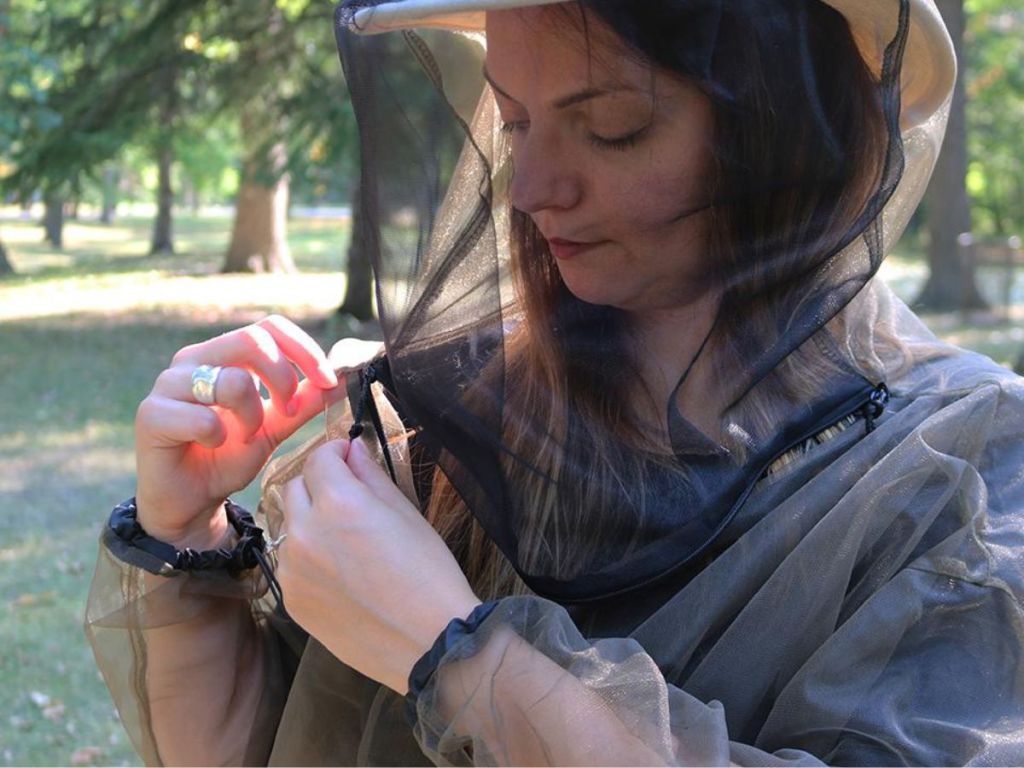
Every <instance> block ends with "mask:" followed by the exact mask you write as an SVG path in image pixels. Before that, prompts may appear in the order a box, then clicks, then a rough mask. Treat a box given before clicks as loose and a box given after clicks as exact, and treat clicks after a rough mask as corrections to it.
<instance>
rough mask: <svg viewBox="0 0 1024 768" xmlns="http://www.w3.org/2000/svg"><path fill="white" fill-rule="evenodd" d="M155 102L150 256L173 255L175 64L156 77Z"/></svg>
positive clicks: (176, 87) (166, 66) (176, 92)
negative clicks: (154, 183) (156, 127)
mask: <svg viewBox="0 0 1024 768" xmlns="http://www.w3.org/2000/svg"><path fill="white" fill-rule="evenodd" d="M155 87H156V89H157V93H156V98H157V100H158V103H159V112H158V114H159V116H160V130H159V133H158V134H157V140H156V160H157V168H158V182H157V191H156V221H154V222H153V239H152V241H151V242H150V246H149V253H150V255H151V256H152V255H156V254H161V253H174V237H173V231H172V229H173V228H172V223H171V222H172V218H171V217H172V213H173V208H174V189H173V188H172V186H171V170H172V167H173V165H174V146H173V141H174V124H175V121H176V120H177V117H178V71H177V67H176V66H175V65H174V64H167V65H165V66H164V67H163V68H162V69H161V70H160V72H159V74H158V76H157V77H156V81H155Z"/></svg>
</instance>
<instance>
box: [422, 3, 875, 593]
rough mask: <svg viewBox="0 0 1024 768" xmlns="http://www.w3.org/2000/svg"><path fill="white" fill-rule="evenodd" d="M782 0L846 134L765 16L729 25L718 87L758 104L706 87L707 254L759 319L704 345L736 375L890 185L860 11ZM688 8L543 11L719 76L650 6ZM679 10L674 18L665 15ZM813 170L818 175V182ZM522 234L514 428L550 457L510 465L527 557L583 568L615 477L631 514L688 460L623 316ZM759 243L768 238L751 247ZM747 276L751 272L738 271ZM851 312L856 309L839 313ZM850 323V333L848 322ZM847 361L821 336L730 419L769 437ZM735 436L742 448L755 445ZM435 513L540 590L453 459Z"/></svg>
mask: <svg viewBox="0 0 1024 768" xmlns="http://www.w3.org/2000/svg"><path fill="white" fill-rule="evenodd" d="M778 2H783V3H789V4H792V3H794V2H802V3H803V4H804V5H805V6H806V11H807V15H806V19H807V23H808V24H809V25H810V27H809V29H810V34H808V35H807V39H809V40H811V41H812V43H813V47H812V50H810V51H809V53H808V55H809V57H810V61H811V62H812V63H813V64H814V65H815V75H816V77H818V86H819V89H820V92H821V93H822V94H824V95H825V99H826V103H825V104H824V107H825V108H826V109H827V110H828V111H829V115H830V119H829V126H830V127H831V129H832V133H831V135H830V136H829V143H828V144H827V145H823V143H822V141H821V137H820V136H819V135H817V134H816V132H819V131H820V125H819V124H818V123H817V122H816V121H818V120H819V119H820V116H819V115H812V114H809V112H808V109H807V107H806V105H805V104H802V103H799V97H798V95H797V96H794V92H793V91H792V89H789V88H788V83H787V82H786V81H785V78H784V75H783V74H781V73H778V72H775V71H774V69H777V68H775V67H773V65H772V63H771V61H770V59H771V57H772V56H773V55H774V53H775V52H774V51H773V50H767V49H765V48H763V47H762V46H761V45H759V40H758V38H757V37H756V35H755V36H751V35H750V34H748V31H749V29H750V28H751V25H753V26H754V27H756V25H757V23H758V21H757V20H756V19H748V20H746V21H745V23H744V24H736V25H734V26H732V27H730V26H729V25H728V24H726V25H725V28H724V31H722V32H721V33H720V34H721V37H720V44H721V45H722V46H723V47H724V48H725V49H726V50H724V51H723V53H724V54H725V55H723V56H722V57H721V58H722V61H721V63H720V64H719V66H720V67H721V69H722V71H720V72H717V73H716V82H718V83H723V82H724V83H727V84H728V83H733V84H735V85H736V88H735V89H734V90H735V93H740V94H741V95H742V102H741V103H740V104H737V103H728V104H722V103H718V102H717V101H716V99H718V95H717V92H716V91H715V90H713V89H711V88H707V89H706V92H707V93H708V95H709V96H710V97H711V98H712V102H713V103H715V104H716V110H715V136H714V143H715V147H716V151H715V153H714V154H715V162H716V167H715V169H714V171H715V173H714V186H715V189H714V190H713V197H714V198H715V199H718V200H722V201H725V202H724V203H723V204H721V205H716V206H713V207H712V209H711V210H709V211H708V212H707V215H708V216H709V217H710V227H709V237H708V244H707V246H708V252H709V255H708V263H709V264H715V265H719V267H720V269H719V279H720V282H721V286H722V299H721V306H720V310H719V312H720V314H721V313H729V314H730V315H731V316H738V315H740V314H741V315H742V317H743V318H745V322H744V323H742V324H739V326H734V327H733V329H732V330H733V331H734V332H730V329H729V328H728V327H724V326H723V328H718V329H716V332H715V333H714V335H713V336H712V337H711V343H709V345H708V346H707V348H706V349H705V350H704V353H703V354H705V355H708V356H710V358H711V360H710V364H711V365H712V366H713V367H714V369H715V370H718V371H721V372H723V373H727V372H728V371H729V370H730V369H735V366H742V364H743V363H742V361H743V360H744V355H746V354H747V353H748V351H749V350H750V348H751V345H763V344H764V343H766V339H769V338H770V337H772V336H773V335H774V334H777V333H778V332H779V329H780V328H782V327H784V325H785V324H786V322H787V321H788V318H787V317H785V316H781V315H780V311H779V307H783V306H788V307H789V308H790V310H789V311H792V307H793V303H792V302H789V303H788V304H787V302H784V301H782V297H784V296H785V295H787V294H788V293H789V292H791V291H792V290H793V287H792V286H794V285H799V283H800V281H801V279H802V278H803V276H804V275H805V274H806V273H807V272H808V271H809V270H810V269H812V267H813V263H809V262H813V260H814V259H815V258H818V257H820V256H821V255H822V254H828V253H833V252H835V251H836V250H837V249H838V248H839V247H840V246H842V245H844V244H845V243H844V242H841V238H842V236H843V233H846V232H847V231H848V230H849V228H850V225H851V223H852V222H853V221H855V220H856V219H857V218H858V217H859V216H862V214H863V212H864V209H865V205H866V204H867V202H868V199H869V197H870V195H871V192H872V191H873V190H874V189H875V188H876V186H877V183H878V179H879V178H880V175H881V174H882V164H883V162H884V156H885V148H886V143H887V141H888V139H889V136H888V132H887V129H886V123H885V120H884V115H883V110H882V106H881V99H880V95H879V88H878V82H877V80H876V78H875V77H874V75H873V74H872V73H871V71H870V70H869V68H868V67H867V65H866V64H865V62H864V61H863V60H862V58H861V56H860V54H859V52H858V50H857V47H856V44H855V42H854V40H853V37H852V35H851V33H850V30H849V27H848V25H847V23H846V21H845V19H844V18H843V17H842V16H841V15H840V14H839V13H838V12H836V11H835V10H833V9H832V8H830V7H828V6H826V5H825V4H823V3H821V2H818V0H778ZM684 5H685V3H675V4H674V3H671V2H652V3H638V2H636V0H629V2H623V1H622V0H593V1H590V2H585V3H568V4H563V5H557V6H551V7H549V8H547V9H545V13H546V14H548V16H547V18H548V19H549V20H550V21H551V23H557V24H565V25H566V27H565V28H567V29H575V30H582V31H583V34H584V36H586V35H587V31H586V30H587V29H588V24H590V23H592V20H591V19H589V18H588V17H589V16H590V15H591V13H592V14H593V15H595V16H596V18H597V19H598V20H599V22H603V23H605V24H607V25H608V26H610V27H611V28H612V29H615V30H616V31H621V32H622V36H623V39H624V41H625V43H626V44H627V46H629V47H630V48H631V49H632V50H633V51H635V52H636V54H637V55H639V56H642V57H644V58H645V59H646V60H648V61H650V62H652V63H653V64H654V65H655V66H660V67H665V68H668V69H670V70H672V71H674V72H676V73H678V74H680V75H683V76H686V77H690V78H693V79H694V81H695V82H696V83H697V84H698V85H700V86H701V87H706V86H707V81H706V80H704V79H701V76H698V75H699V73H696V72H694V71H690V65H689V62H688V59H687V57H686V52H685V50H684V51H680V50H679V49H680V47H681V46H682V43H680V38H682V36H683V34H684V33H683V32H682V31H681V30H682V29H683V28H684V24H685V22H686V18H685V14H676V15H675V16H673V15H672V14H671V13H662V14H661V18H656V19H654V18H645V16H646V15H648V14H650V13H652V9H655V10H654V11H653V13H654V14H655V15H657V14H658V12H659V11H658V10H657V9H662V10H664V9H666V8H668V9H669V10H671V7H672V6H680V7H681V6H684ZM669 17H671V18H672V19H674V21H675V23H676V24H677V26H676V28H672V27H671V25H669V24H667V23H666V18H669ZM704 75H705V76H706V73H704ZM808 178H810V179H815V180H817V181H818V182H820V183H816V184H807V183H806V182H805V180H806V179H808ZM751 179H765V180H773V183H772V185H771V188H770V189H755V190H753V192H751V190H750V185H751ZM823 225H824V226H823ZM511 240H512V274H513V278H514V284H515V288H516V297H517V302H518V303H517V307H516V309H517V312H518V322H517V324H516V325H515V329H514V330H513V331H512V332H511V333H509V334H508V336H507V338H506V344H505V368H504V372H503V375H504V376H505V377H506V378H505V387H504V391H505V392H506V393H507V397H508V399H507V401H506V403H505V412H504V422H503V430H504V433H503V438H504V441H505V443H506V444H507V445H508V446H509V447H510V448H511V453H513V454H519V455H529V456H531V457H535V461H534V467H533V468H531V469H529V470H527V469H524V468H522V467H519V466H516V465H514V464H511V463H510V464H509V465H508V466H507V467H506V471H507V473H508V477H509V485H511V486H513V487H516V488H518V489H519V491H518V492H519V494H520V499H521V503H520V505H519V506H520V507H521V509H523V510H526V511H528V513H529V516H528V518H527V519H526V520H525V521H524V523H523V525H522V526H521V530H520V531H519V542H520V551H519V560H520V562H521V563H522V564H523V565H524V566H525V567H527V568H529V566H530V564H531V562H534V561H536V560H539V559H540V558H542V557H543V559H544V560H545V562H548V563H554V564H557V566H558V567H560V568H561V571H560V572H557V573H553V574H550V575H552V576H554V577H556V578H569V577H571V576H572V575H574V573H576V572H577V570H578V569H579V568H580V567H582V566H583V565H584V564H587V563H589V564H593V563H594V562H596V561H598V560H599V557H600V555H599V552H600V548H601V541H602V539H603V538H604V537H606V536H608V535H610V534H611V532H609V531H607V530H602V529H601V528H600V527H599V526H592V525H587V524H581V522H584V521H585V520H586V518H587V515H588V510H593V509H596V508H598V507H602V506H607V505H608V504H614V503H615V500H614V499H609V498H607V496H608V494H609V489H617V488H621V489H623V492H624V493H627V494H628V493H629V492H630V491H632V496H633V497H634V499H635V500H638V501H637V504H638V506H635V507H633V513H634V514H635V515H637V516H638V517H642V516H643V515H644V514H645V512H644V508H643V498H644V497H646V495H647V494H645V493H643V485H644V483H645V482H647V480H648V476H649V474H650V472H651V471H652V468H653V467H662V468H663V467H665V466H672V461H671V457H670V456H667V455H664V454H663V452H662V453H659V447H658V446H657V445H653V444H652V440H651V438H650V437H649V435H650V431H649V430H648V429H645V428H644V425H643V424H642V422H641V419H640V418H639V417H638V414H637V410H636V408H635V407H633V405H634V404H635V403H636V399H637V395H638V391H637V383H636V380H635V378H634V377H631V376H629V375H627V374H628V371H630V370H633V369H634V366H631V365H629V363H628V362H626V363H624V362H623V361H629V360H630V357H631V355H632V354H633V350H632V348H631V346H630V343H629V341H628V338H627V334H626V331H625V324H624V321H623V316H622V314H621V313H620V312H618V311H617V310H615V309H612V308H609V307H596V306H593V305H587V304H585V303H584V302H581V301H579V300H578V299H576V298H575V297H574V296H573V295H572V294H571V293H570V292H569V291H568V289H567V288H566V286H565V284H564V283H563V282H562V279H561V277H560V275H559V271H558V268H557V265H556V263H555V261H554V259H553V258H552V256H551V254H550V252H549V250H548V248H547V244H546V242H545V241H544V239H543V237H542V236H541V235H540V233H539V232H538V230H537V228H536V227H535V226H534V224H533V222H532V220H531V219H530V217H529V216H527V215H525V214H523V213H521V212H518V211H515V210H513V211H512V212H511ZM751 244H756V246H757V247H756V248H753V249H751V248H750V245H751ZM789 254H792V256H788V255H789ZM738 275H742V278H743V279H735V278H736V277H737V276H738ZM843 322H844V321H843V319H842V316H840V317H839V318H838V319H837V320H835V321H834V323H833V324H834V326H841V325H842V323H843ZM837 332H838V333H840V334H841V333H843V332H844V331H843V329H842V328H841V327H839V328H838V330H837ZM586 339H600V340H601V343H600V344H598V345H594V348H588V347H587V346H586V344H581V340H586ZM853 362H854V363H856V361H853ZM832 365H834V363H833V362H832V361H831V360H830V358H829V357H828V356H827V355H822V354H820V351H819V350H818V349H817V347H814V346H813V345H811V347H810V348H808V349H804V348H801V349H799V350H796V351H794V352H793V353H792V354H790V355H789V356H788V358H786V360H785V361H784V362H783V363H782V364H781V365H779V366H778V367H776V369H775V370H774V371H773V372H772V373H771V374H770V379H771V381H770V385H762V386H759V387H757V388H756V391H755V393H754V395H753V396H748V397H746V398H744V400H743V402H742V405H741V412H738V413H730V418H731V419H734V420H737V421H739V422H740V423H743V422H745V423H747V424H749V425H750V426H751V427H752V428H758V429H760V430H761V431H762V433H763V430H764V429H765V428H770V425H771V424H773V423H777V420H778V419H779V418H780V416H781V415H783V414H785V413H787V411H788V410H790V409H792V407H793V405H794V403H799V402H801V399H802V398H803V397H804V395H805V393H804V392H803V391H802V382H804V381H807V380H809V379H810V380H815V378H816V376H815V372H819V373H821V374H827V371H826V370H825V369H826V368H829V367H830V366H832ZM797 371H799V372H800V373H799V375H798V374H797V373H796V372H797ZM823 377H824V376H819V377H817V378H818V379H819V380H820V378H823ZM468 396H470V397H472V394H470V395H468ZM719 437H720V438H723V439H724V438H727V436H719ZM624 446H625V448H626V449H623V447H624ZM728 447H729V448H730V450H731V451H732V453H733V455H734V457H736V459H737V460H742V457H743V446H742V445H732V446H728ZM567 467H572V469H573V476H574V477H576V476H578V477H588V478H591V479H592V482H582V483H578V484H573V485H572V487H558V492H557V493H556V492H555V488H556V485H557V483H558V479H559V477H560V476H561V474H562V472H563V471H564V470H565V469H566V468H567ZM537 469H539V470H540V471H539V472H538V471H536V470H537ZM676 469H677V470H678V471H680V472H685V471H686V470H685V468H680V467H677V468H676ZM541 477H543V478H545V479H544V480H540V479H538V478H541ZM613 495H614V494H613ZM427 514H428V519H429V520H430V521H431V522H432V523H433V525H434V526H435V527H436V528H437V530H438V531H439V532H440V533H441V534H442V536H443V537H444V538H445V539H446V541H448V543H449V545H450V546H451V547H452V549H453V551H454V552H455V553H456V555H457V556H458V557H459V559H460V561H461V562H462V564H463V567H464V568H465V570H466V572H467V575H468V577H469V579H470V582H471V584H473V586H474V588H475V589H476V590H477V593H478V595H479V596H480V597H482V598H484V599H487V598H490V597H495V596H498V595H502V594H509V593H515V592H522V591H524V590H525V586H524V585H523V584H522V582H521V581H520V580H519V579H518V578H517V576H516V574H515V572H514V571H513V570H512V568H511V566H510V565H509V564H508V562H507V561H506V559H505V558H504V557H503V556H502V555H501V553H500V552H499V551H498V550H497V548H496V547H495V546H494V545H493V543H492V542H491V541H490V539H489V538H488V537H487V535H486V534H485V533H484V532H483V530H482V529H481V528H480V526H479V525H478V524H477V523H476V521H475V519H474V518H473V517H472V515H471V514H470V513H469V512H468V510H467V509H466V506H465V505H464V504H463V502H462V501H461V499H460V498H459V496H458V494H457V492H456V491H455V490H454V489H453V488H452V486H451V484H450V483H449V481H448V480H447V478H446V477H445V476H444V475H443V474H442V473H441V472H440V471H437V472H436V473H435V480H434V484H433V492H432V494H431V498H430V502H429V505H428V510H427ZM628 528H629V521H623V524H621V525H617V526H616V531H617V532H618V533H617V534H616V535H621V532H622V531H623V530H628Z"/></svg>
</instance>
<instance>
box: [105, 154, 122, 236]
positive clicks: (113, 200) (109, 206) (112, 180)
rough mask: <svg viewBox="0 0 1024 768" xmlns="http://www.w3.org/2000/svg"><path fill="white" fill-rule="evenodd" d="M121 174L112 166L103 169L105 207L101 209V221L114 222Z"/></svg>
mask: <svg viewBox="0 0 1024 768" xmlns="http://www.w3.org/2000/svg"><path fill="white" fill-rule="evenodd" d="M119 176H120V174H118V172H117V171H115V170H114V169H112V168H107V169H106V170H105V171H103V207H102V209H101V211H100V222H101V223H103V224H113V223H114V217H115V216H116V215H117V188H118V186H119V182H120V178H119Z"/></svg>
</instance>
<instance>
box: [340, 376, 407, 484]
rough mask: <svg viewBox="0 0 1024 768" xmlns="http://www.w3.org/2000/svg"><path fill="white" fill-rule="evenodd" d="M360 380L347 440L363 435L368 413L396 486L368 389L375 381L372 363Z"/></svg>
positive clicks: (386, 445)
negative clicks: (364, 420) (357, 397)
mask: <svg viewBox="0 0 1024 768" xmlns="http://www.w3.org/2000/svg"><path fill="white" fill-rule="evenodd" d="M360 378H361V381H360V384H361V387H360V392H359V402H358V403H356V409H355V412H354V414H353V415H354V419H355V420H354V421H353V422H352V426H351V428H350V429H349V430H348V438H349V440H355V439H357V438H358V437H360V436H361V435H362V434H363V431H364V427H363V417H364V415H365V413H366V411H369V412H370V423H371V424H373V429H374V431H375V432H376V433H377V442H378V443H380V450H381V453H382V454H383V455H384V464H385V465H387V468H388V474H389V475H390V476H391V482H393V483H396V484H397V483H398V474H397V473H396V472H395V465H394V462H393V461H392V460H391V451H390V450H389V449H388V440H387V436H386V435H385V434H384V423H383V422H382V421H381V419H380V411H378V410H377V403H376V401H375V400H374V399H373V391H372V390H371V389H370V387H371V385H372V384H373V383H374V382H375V381H377V367H376V366H375V365H374V364H373V363H367V365H366V367H365V368H363V370H362V372H361V373H360Z"/></svg>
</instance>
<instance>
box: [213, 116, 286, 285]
mask: <svg viewBox="0 0 1024 768" xmlns="http://www.w3.org/2000/svg"><path fill="white" fill-rule="evenodd" d="M258 125H259V123H258V122H257V116H256V114H255V113H254V112H253V111H248V112H247V113H246V114H243V116H242V133H243V136H244V137H245V141H246V144H247V147H248V148H249V152H250V154H249V160H247V161H246V163H245V167H244V169H243V172H242V185H241V188H240V189H239V190H238V201H237V204H236V208H235V223H234V227H233V228H232V231H231V244H230V245H229V246H228V252H227V256H226V258H225V260H224V267H223V269H222V271H223V272H294V271H295V262H294V261H292V254H291V250H290V248H289V247H288V237H287V235H288V192H289V179H288V174H287V173H285V168H286V167H287V164H288V153H287V150H286V149H285V146H284V144H283V143H282V142H276V143H273V144H272V145H270V147H269V148H267V145H266V144H265V143H263V142H261V141H260V132H259V131H258V130H257V128H256V126H258Z"/></svg>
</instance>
